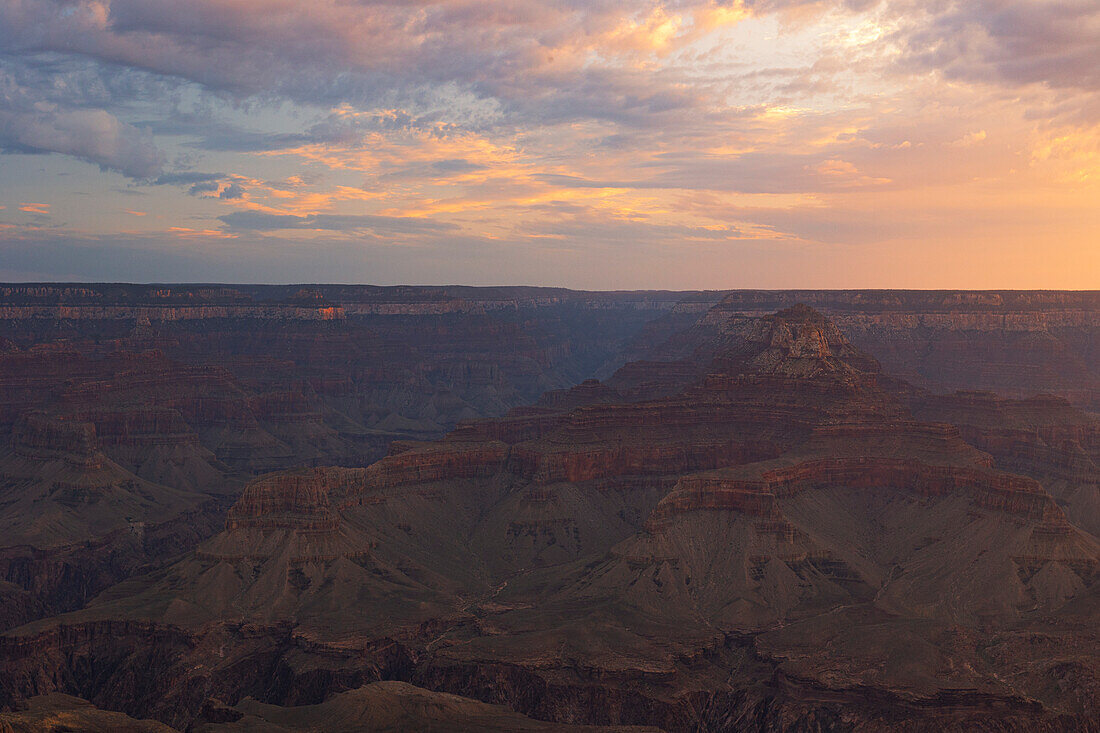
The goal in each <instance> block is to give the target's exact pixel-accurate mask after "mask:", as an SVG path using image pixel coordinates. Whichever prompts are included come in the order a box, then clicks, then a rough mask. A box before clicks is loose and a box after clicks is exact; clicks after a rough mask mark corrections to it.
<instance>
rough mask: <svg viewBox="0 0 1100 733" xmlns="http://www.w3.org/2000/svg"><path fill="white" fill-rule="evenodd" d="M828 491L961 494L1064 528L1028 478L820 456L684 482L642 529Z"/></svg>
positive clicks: (766, 511) (763, 512)
mask: <svg viewBox="0 0 1100 733" xmlns="http://www.w3.org/2000/svg"><path fill="white" fill-rule="evenodd" d="M831 487H844V488H855V489H900V490H902V491H907V492H911V493H914V494H917V495H919V496H948V495H952V494H956V495H963V496H967V497H968V498H970V499H972V500H973V501H974V502H975V503H976V504H977V505H978V506H980V507H982V508H984V509H991V510H995V511H1003V512H1007V513H1009V514H1015V515H1017V516H1020V517H1025V518H1027V519H1028V520H1030V521H1034V522H1040V523H1043V524H1044V525H1046V526H1047V527H1050V528H1052V529H1054V528H1059V529H1060V528H1068V527H1069V524H1068V522H1067V521H1066V518H1065V515H1064V514H1063V513H1062V511H1061V510H1060V509H1059V508H1058V506H1057V504H1055V503H1054V500H1053V499H1052V498H1051V496H1050V495H1049V494H1047V493H1046V491H1044V490H1043V487H1042V486H1040V485H1039V484H1038V482H1036V481H1034V480H1033V479H1029V478H1026V477H1024V476H1017V475H1015V474H1010V473H1002V472H998V471H992V470H989V469H984V468H977V467H968V466H943V465H930V464H927V463H921V462H919V461H915V460H907V459H890V458H825V459H819V460H813V461H807V462H804V463H798V464H795V465H793V466H784V467H782V468H775V469H770V470H767V471H764V472H763V473H761V474H760V475H759V477H757V478H747V479H738V478H733V477H723V476H705V477H691V478H685V479H683V480H682V481H681V482H680V484H679V488H677V489H676V490H674V491H673V492H672V493H671V494H669V495H668V496H667V497H665V498H664V499H663V500H661V502H660V504H658V505H657V508H656V510H654V512H653V514H652V515H651V516H650V519H649V522H648V523H647V527H649V528H651V529H656V528H658V527H660V526H661V524H662V523H663V522H664V521H666V520H668V519H670V518H671V517H674V516H676V515H678V514H685V513H688V512H693V511H734V512H740V513H744V514H749V515H752V516H771V515H773V514H774V513H775V511H776V509H775V507H776V504H775V500H776V499H778V498H783V497H788V496H792V495H794V494H797V493H800V492H802V491H809V490H812V489H820V488H831Z"/></svg>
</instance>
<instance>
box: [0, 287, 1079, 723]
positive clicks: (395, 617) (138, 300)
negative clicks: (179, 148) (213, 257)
mask: <svg viewBox="0 0 1100 733" xmlns="http://www.w3.org/2000/svg"><path fill="white" fill-rule="evenodd" d="M1098 720H1100V292H1096V291H1053V290H1047V291H961V290H960V291H931V290H925V291H903V290H773V291H764V290H732V291H717V290H710V291H703V290H699V291H682V292H677V291H645V290H639V291H607V292H586V291H577V290H566V289H556V288H536V287H492V288H489V287H485V288H479V287H458V286H451V287H442V286H441V287H426V286H425V287H417V286H401V287H371V286H352V285H300V286H275V285H270V286H264V285H173V284H166V285H155V286H153V285H115V284H51V283H40V284H28V283H20V284H9V285H0V731H4V732H7V731H13V732H14V731H40V730H48V731H62V730H64V731H72V730H88V731H172V730H175V731H195V732H198V731H202V732H210V733H213V732H215V731H217V732H229V731H307V730H326V731H353V730H470V731H474V730H496V731H553V730H577V731H580V730H589V731H595V730H607V731H627V730H630V731H657V730H663V731H677V732H679V731H707V732H718V731H742V730H758V731H816V730H853V731H880V730H882V731H885V730H904V731H923V730H952V731H964V730H967V731H969V730H996V731H1096V730H1098V723H1097V721H1098Z"/></svg>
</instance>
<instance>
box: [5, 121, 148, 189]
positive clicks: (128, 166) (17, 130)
mask: <svg viewBox="0 0 1100 733" xmlns="http://www.w3.org/2000/svg"><path fill="white" fill-rule="evenodd" d="M0 149H2V150H4V151H6V152H19V153H61V154H63V155H71V156H73V157H75V158H79V159H80V160H84V161H87V162H89V163H94V164H96V165H98V166H99V167H100V168H102V169H103V170H111V171H115V172H118V173H121V174H123V175H125V176H129V177H131V178H136V179H149V178H152V177H154V176H156V175H157V174H159V173H160V171H161V168H162V167H163V165H164V154H163V153H162V152H161V151H160V149H158V148H157V146H156V145H155V144H154V142H153V137H152V135H150V134H149V132H148V131H147V130H139V129H138V128H136V127H134V126H133V125H129V124H127V123H125V122H121V121H120V120H119V119H118V118H116V117H115V116H114V115H112V114H110V113H109V112H107V111H105V110H83V109H82V110H68V111H66V110H50V109H45V110H40V109H30V110H12V109H2V108H0Z"/></svg>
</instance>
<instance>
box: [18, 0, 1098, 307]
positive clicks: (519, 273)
mask: <svg viewBox="0 0 1100 733" xmlns="http://www.w3.org/2000/svg"><path fill="white" fill-rule="evenodd" d="M0 280H21V281H26V280H51V281H54V280H65V281H76V280H85V281H89V280H90V281H136V282H275V283H287V282H289V283H299V282H346V283H356V282H361V283H373V284H383V285H384V284H396V283H415V284H446V283H462V284H472V285H489V284H534V285H557V286H567V287H575V288H589V289H625V288H671V289H694V288H713V289H721V288H756V287H759V288H784V287H807V288H855V287H875V288H975V289H984V288H993V289H999V288H1067V289H1095V288H1100V2H1097V0H668V1H664V2H658V1H652V2H650V1H641V2H629V1H623V0H514V1H513V2H485V1H482V0H389V1H383V0H309V1H308V2H307V1H305V0H302V1H301V2H298V1H292V0H187V2H180V1H179V0H0Z"/></svg>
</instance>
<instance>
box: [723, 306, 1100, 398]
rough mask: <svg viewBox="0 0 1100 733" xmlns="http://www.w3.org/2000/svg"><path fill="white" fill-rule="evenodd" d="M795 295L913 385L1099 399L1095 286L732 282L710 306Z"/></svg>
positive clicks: (734, 311)
mask: <svg viewBox="0 0 1100 733" xmlns="http://www.w3.org/2000/svg"><path fill="white" fill-rule="evenodd" d="M794 303H806V304H808V305H810V306H813V307H814V308H816V309H818V310H820V311H821V312H822V313H824V314H825V315H827V316H828V317H829V318H830V319H831V320H832V321H833V322H834V323H835V324H836V326H837V328H839V329H840V330H841V331H842V332H843V333H844V334H845V335H846V336H847V337H848V338H850V339H851V340H852V343H853V344H855V345H856V346H857V347H859V348H860V349H862V350H864V351H866V352H869V353H871V354H874V355H875V356H876V357H877V358H878V359H879V360H880V361H881V362H882V365H883V367H884V369H885V370H886V371H888V372H890V373H892V374H895V375H898V376H902V377H904V378H905V379H907V380H909V381H911V382H913V383H914V384H917V385H919V386H922V387H927V388H930V389H935V390H937V391H943V390H955V389H965V390H995V391H997V392H999V393H1002V394H1003V395H1005V396H1010V397H1029V396H1032V395H1034V394H1036V393H1039V392H1049V393H1055V394H1061V395H1064V396H1066V397H1069V398H1070V399H1072V400H1073V401H1075V402H1077V403H1079V404H1082V405H1085V406H1088V407H1090V409H1096V407H1097V406H1098V405H1100V402H1098V400H1100V367H1098V366H1097V365H1098V364H1100V359H1098V358H1097V357H1098V356H1100V354H1098V352H1097V344H1098V343H1100V340H1098V337H1100V293H1096V292H1073V293H1069V292H1028V291H1002V292H995V291H989V292H970V293H960V292H950V291H940V292H937V291H738V292H734V293H731V294H729V295H727V296H726V297H725V298H724V299H723V300H722V301H721V303H720V304H719V305H718V306H717V309H716V311H715V312H712V314H711V316H712V317H715V318H717V317H719V316H718V313H719V312H720V314H721V317H727V316H731V315H744V316H750V317H755V316H759V315H762V314H765V313H767V312H770V311H773V310H775V309H777V308H783V307H789V306H791V305H793V304H794Z"/></svg>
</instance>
